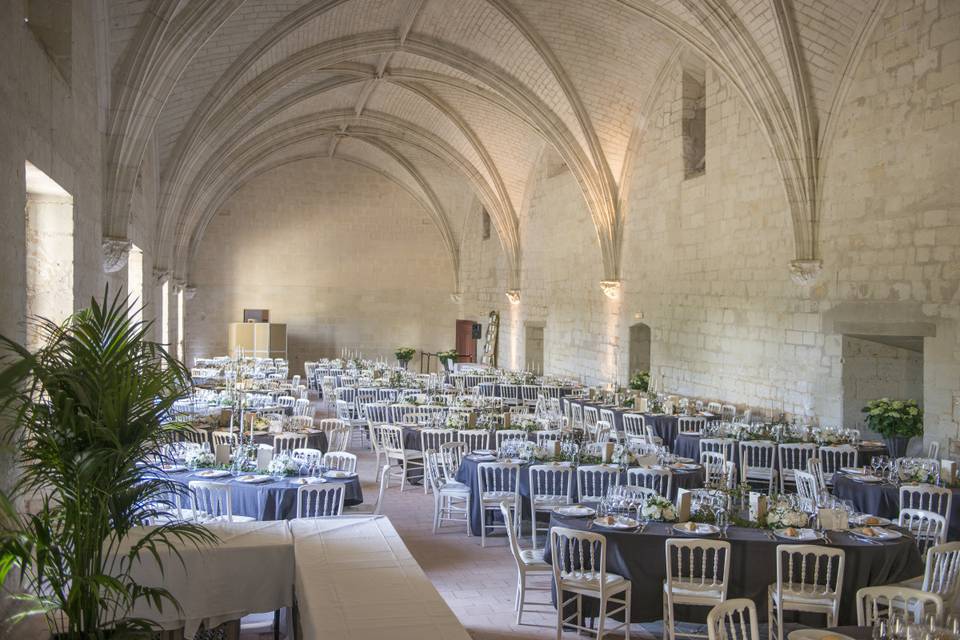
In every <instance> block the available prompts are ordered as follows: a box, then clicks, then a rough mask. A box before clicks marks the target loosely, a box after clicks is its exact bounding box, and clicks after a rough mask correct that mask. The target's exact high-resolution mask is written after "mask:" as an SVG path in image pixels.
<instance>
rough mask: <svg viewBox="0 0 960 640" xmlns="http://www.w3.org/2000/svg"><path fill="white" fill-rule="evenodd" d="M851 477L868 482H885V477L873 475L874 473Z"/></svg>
mask: <svg viewBox="0 0 960 640" xmlns="http://www.w3.org/2000/svg"><path fill="white" fill-rule="evenodd" d="M851 479H852V480H855V481H857V482H868V483H873V482H883V478H878V477H877V476H873V475H869V476H857V477H856V478H851Z"/></svg>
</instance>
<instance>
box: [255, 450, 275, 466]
mask: <svg viewBox="0 0 960 640" xmlns="http://www.w3.org/2000/svg"><path fill="white" fill-rule="evenodd" d="M271 460H273V447H257V469H269V468H270V461H271Z"/></svg>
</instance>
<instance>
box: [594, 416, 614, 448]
mask: <svg viewBox="0 0 960 640" xmlns="http://www.w3.org/2000/svg"><path fill="white" fill-rule="evenodd" d="M595 429H596V433H595V435H594V439H595V442H597V443H598V444H606V443H607V442H610V441H613V440H615V437H614V436H615V432H614V429H613V427H612V426H611V425H610V423H609V422H607V421H605V420H598V421H597V426H596V427H595Z"/></svg>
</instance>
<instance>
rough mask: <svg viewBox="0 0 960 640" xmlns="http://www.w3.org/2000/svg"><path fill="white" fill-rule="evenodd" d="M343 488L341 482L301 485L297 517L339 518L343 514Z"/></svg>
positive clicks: (298, 490) (298, 492) (298, 494)
mask: <svg viewBox="0 0 960 640" xmlns="http://www.w3.org/2000/svg"><path fill="white" fill-rule="evenodd" d="M343 488H344V485H343V483H341V482H326V483H324V484H304V485H301V486H300V488H299V489H297V517H298V518H323V517H332V516H339V515H340V514H341V513H343V497H344V492H343Z"/></svg>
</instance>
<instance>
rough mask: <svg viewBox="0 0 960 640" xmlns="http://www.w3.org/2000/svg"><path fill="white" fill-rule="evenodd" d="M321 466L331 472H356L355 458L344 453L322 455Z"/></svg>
mask: <svg viewBox="0 0 960 640" xmlns="http://www.w3.org/2000/svg"><path fill="white" fill-rule="evenodd" d="M321 460H322V461H323V466H325V467H326V468H328V469H330V470H331V471H346V472H347V473H356V472H357V456H355V455H354V454H352V453H347V452H346V451H328V452H326V453H325V454H323V458H321Z"/></svg>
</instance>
